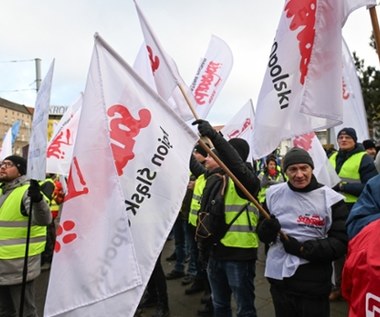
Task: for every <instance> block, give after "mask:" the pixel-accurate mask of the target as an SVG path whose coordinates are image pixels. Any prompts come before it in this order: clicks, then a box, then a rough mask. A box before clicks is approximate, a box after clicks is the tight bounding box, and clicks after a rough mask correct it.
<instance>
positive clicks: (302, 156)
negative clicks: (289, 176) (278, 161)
mask: <svg viewBox="0 0 380 317" xmlns="http://www.w3.org/2000/svg"><path fill="white" fill-rule="evenodd" d="M293 164H308V165H310V166H311V168H312V169H314V163H313V159H312V158H311V156H310V154H309V153H308V152H306V151H305V150H304V149H301V148H298V147H294V148H292V149H290V150H289V152H288V153H286V155H285V157H284V159H283V160H282V166H283V170H284V172H286V169H287V168H288V167H289V166H290V165H293Z"/></svg>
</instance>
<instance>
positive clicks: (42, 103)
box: [26, 60, 54, 180]
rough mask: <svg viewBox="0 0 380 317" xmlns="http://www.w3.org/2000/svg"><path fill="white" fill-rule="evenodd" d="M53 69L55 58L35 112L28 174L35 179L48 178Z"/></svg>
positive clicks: (43, 84) (39, 94) (39, 93)
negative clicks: (48, 143) (47, 162)
mask: <svg viewBox="0 0 380 317" xmlns="http://www.w3.org/2000/svg"><path fill="white" fill-rule="evenodd" d="M53 71H54V60H53V61H52V63H51V65H50V68H49V71H48V72H47V74H46V76H45V78H44V80H43V81H42V83H41V86H40V89H39V90H38V93H37V98H36V105H35V107H34V113H33V121H32V133H31V135H30V141H29V150H28V165H27V173H26V174H27V176H28V178H30V179H35V180H44V179H45V178H46V149H47V135H48V133H47V128H48V120H49V108H50V92H51V86H52V81H53Z"/></svg>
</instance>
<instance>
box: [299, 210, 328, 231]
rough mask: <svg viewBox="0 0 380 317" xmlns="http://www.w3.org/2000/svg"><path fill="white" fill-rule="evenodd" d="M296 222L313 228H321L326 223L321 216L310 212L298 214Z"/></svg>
mask: <svg viewBox="0 0 380 317" xmlns="http://www.w3.org/2000/svg"><path fill="white" fill-rule="evenodd" d="M297 223H299V224H303V225H305V226H308V227H314V228H323V227H324V226H325V224H326V223H325V220H324V219H323V218H321V216H319V215H313V214H310V213H305V214H304V215H301V216H298V219H297Z"/></svg>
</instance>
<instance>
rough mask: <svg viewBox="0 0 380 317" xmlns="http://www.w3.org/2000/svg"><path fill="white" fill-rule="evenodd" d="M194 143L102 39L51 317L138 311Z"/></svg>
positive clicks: (66, 212)
mask: <svg viewBox="0 0 380 317" xmlns="http://www.w3.org/2000/svg"><path fill="white" fill-rule="evenodd" d="M197 139H198V137H197V135H196V134H195V133H193V132H192V131H191V130H190V129H189V128H188V127H187V125H186V124H185V123H184V122H183V120H182V119H181V118H180V117H179V116H177V115H176V114H175V113H174V112H173V110H172V109H171V108H170V107H169V106H168V105H167V104H166V103H165V102H164V101H163V100H162V99H161V98H160V97H159V96H157V95H156V94H155V93H154V91H152V90H151V89H150V88H149V87H148V86H147V85H146V84H145V82H144V81H143V80H142V79H141V78H140V77H138V75H137V74H136V73H134V71H133V70H132V68H131V67H130V66H129V65H128V64H126V63H125V62H124V61H123V60H122V58H121V57H120V56H119V55H118V54H117V53H116V52H114V51H113V49H112V48H111V47H110V46H109V45H108V44H107V43H105V41H104V40H103V39H102V38H101V37H100V36H98V35H97V36H96V39H95V47H94V53H93V58H92V62H91V66H90V71H89V75H88V81H87V86H86V90H85V93H84V98H83V106H82V114H81V117H80V122H79V127H78V134H77V139H76V142H75V148H74V158H73V163H72V166H71V172H70V177H69V182H68V198H66V201H65V203H64V209H63V212H62V217H61V222H60V227H59V229H58V236H57V244H56V252H55V255H54V258H53V264H52V268H51V273H50V282H49V289H48V296H47V303H46V305H45V314H46V316H95V317H96V316H127V317H128V316H133V315H134V312H135V310H136V308H137V305H138V303H139V300H140V298H141V296H142V294H143V292H144V289H145V287H146V285H147V282H148V280H149V277H150V275H151V273H152V271H153V268H154V265H155V262H156V260H157V257H158V255H159V254H160V252H161V251H162V248H163V246H164V243H165V241H166V238H167V236H168V234H169V232H170V230H171V228H172V226H173V224H174V221H175V219H176V217H177V215H178V211H179V209H180V206H181V203H182V198H183V196H184V194H185V191H186V187H187V183H188V176H189V166H188V165H189V164H188V162H189V157H190V155H191V151H192V148H193V146H194V144H195V142H196V141H197ZM73 268H75V269H73ZM62 281H64V283H63V282H62Z"/></svg>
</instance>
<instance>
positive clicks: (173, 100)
mask: <svg viewBox="0 0 380 317" xmlns="http://www.w3.org/2000/svg"><path fill="white" fill-rule="evenodd" d="M134 2H135V6H136V10H137V14H138V17H139V20H140V24H141V29H142V32H143V34H144V39H145V45H146V50H147V54H148V57H149V61H150V66H151V70H152V73H153V77H154V81H155V84H156V89H157V93H158V94H159V95H160V96H161V97H162V98H163V99H164V100H166V101H168V102H169V103H170V104H171V105H172V106H173V109H174V110H175V111H176V112H177V113H178V114H179V115H180V116H181V117H182V119H183V120H185V121H187V120H191V119H194V115H193V114H192V112H191V111H190V106H189V104H188V103H187V101H186V98H188V100H189V102H190V105H191V106H192V107H194V105H195V102H194V100H193V98H192V93H191V91H190V89H189V88H188V87H187V85H186V84H185V82H184V81H183V80H182V78H181V76H180V74H179V72H178V70H177V65H176V64H175V62H174V61H173V59H172V58H171V57H170V56H168V55H167V54H166V52H165V51H164V50H163V49H162V47H161V44H160V43H159V41H158V39H157V37H156V36H155V34H154V33H153V30H152V28H151V26H150V25H149V23H148V21H147V20H146V18H145V16H144V14H143V12H142V11H141V9H140V7H139V6H138V4H137V1H136V0H134ZM180 87H181V88H182V89H183V91H181V89H180ZM184 94H186V97H184Z"/></svg>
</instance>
